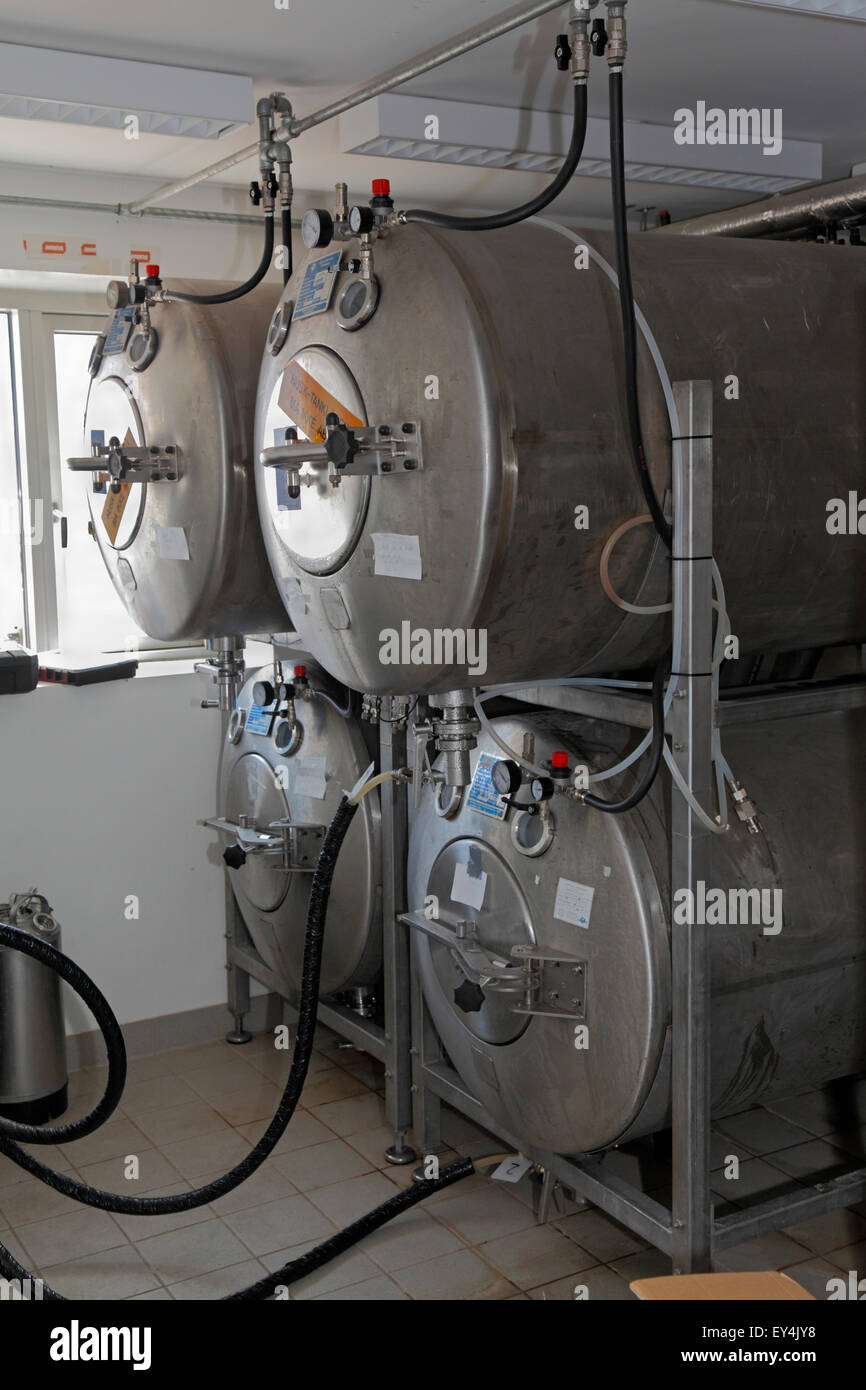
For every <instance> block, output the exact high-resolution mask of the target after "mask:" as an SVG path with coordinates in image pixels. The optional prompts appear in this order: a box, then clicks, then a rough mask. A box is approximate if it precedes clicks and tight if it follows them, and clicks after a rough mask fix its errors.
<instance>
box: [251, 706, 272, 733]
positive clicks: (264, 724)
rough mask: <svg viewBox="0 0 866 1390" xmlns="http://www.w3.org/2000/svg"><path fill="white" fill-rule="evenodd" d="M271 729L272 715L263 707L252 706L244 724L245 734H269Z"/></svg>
mask: <svg viewBox="0 0 866 1390" xmlns="http://www.w3.org/2000/svg"><path fill="white" fill-rule="evenodd" d="M270 727H271V715H270V714H268V712H267V710H265V709H264V708H263V706H262V705H250V712H249V714H248V715H247V721H246V723H245V724H244V733H247V734H267V732H268V730H269V729H270Z"/></svg>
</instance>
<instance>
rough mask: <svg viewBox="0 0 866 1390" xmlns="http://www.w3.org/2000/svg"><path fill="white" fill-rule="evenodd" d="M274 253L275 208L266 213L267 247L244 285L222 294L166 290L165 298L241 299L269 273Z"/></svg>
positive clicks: (209, 301)
mask: <svg viewBox="0 0 866 1390" xmlns="http://www.w3.org/2000/svg"><path fill="white" fill-rule="evenodd" d="M273 254H274V212H273V208H271V209H269V210H268V211H267V212H266V213H265V249H264V250H263V252H262V259H261V260H260V261H259V263H258V266H257V267H256V269H255V270H254V271H253V274H252V275H251V276H250V278H249V280H245V281H244V283H243V284H242V285H235V287H234V289H233V290H224V291H223V292H222V294H184V293H183V292H182V291H181V290H166V291H165V298H166V300H168V301H169V302H171V301H172V300H179V301H180V302H181V303H182V304H230V303H231V301H232V300H233V299H241V298H242V297H243V296H244V295H245V294H249V292H250V290H254V289H255V287H256V285H258V284H260V283H261V281H262V280H264V278H265V276H266V275H267V273H268V271H269V269H270V266H271V257H272V256H273Z"/></svg>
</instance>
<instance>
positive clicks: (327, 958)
mask: <svg viewBox="0 0 866 1390" xmlns="http://www.w3.org/2000/svg"><path fill="white" fill-rule="evenodd" d="M288 681H289V683H290V684H291V685H294V688H295V690H296V692H297V693H296V698H295V700H294V720H295V725H294V731H292V729H291V727H290V726H291V717H290V707H289V705H288V704H287V702H286V700H284V699H282V698H281V696H280V692H279V691H277V690H276V689H275V688H274V675H273V669H272V667H270V666H267V667H263V668H262V669H261V670H260V671H254V672H253V673H252V674H251V675H250V676H249V678H248V680H247V681H246V684H245V685H244V687H243V689H242V690H241V692H240V695H239V696H238V701H237V708H236V710H235V712H234V714H233V715H232V718H231V721H230V723H229V729H228V734H227V737H226V741H225V743H224V745H223V752H222V758H221V764H220V778H219V808H220V816H222V817H224V818H225V820H227V821H229V822H231V823H232V824H233V825H237V824H238V823H239V822H240V823H244V829H245V830H246V831H250V832H260V833H261V834H264V835H267V834H269V833H273V831H272V827H273V826H274V824H275V823H276V822H278V821H285V822H288V823H290V824H293V825H296V826H313V827H319V828H325V829H327V827H328V826H329V825H330V823H331V821H332V820H333V818H334V814H335V812H336V810H337V807H338V805H339V803H340V798H341V796H342V794H343V791H344V790H349V789H350V788H351V787H353V786H354V785H355V783H356V782H357V781H358V779H359V778H360V776H361V774H362V773H363V771H364V769H365V768H366V767H367V765H368V764H369V762H370V754H369V752H368V750H367V746H366V743H365V737H364V732H362V726H361V724H360V721H359V720H357V719H356V718H355V716H354V715H348V716H344V715H341V714H339V713H338V712H337V709H335V708H334V705H333V704H332V703H330V702H329V700H328V699H326V698H325V694H326V693H327V692H326V691H325V692H324V693H323V689H324V687H323V686H322V683H321V681H320V679H319V675H317V673H316V672H315V670H314V668H312V667H311V668H310V675H309V680H308V681H307V680H306V679H305V680H304V681H302V682H291V677H289V678H288ZM257 686H258V687H259V689H258V690H257V689H256V687H257ZM263 691H264V693H262V692H263ZM257 695H258V696H259V698H260V700H261V701H262V702H261V703H258V702H257V699H256V696H257ZM268 695H272V696H273V698H272V699H270V700H269V701H267V703H265V699H266V697H267V696H268ZM380 824H381V816H380V811H379V805H378V800H377V798H376V796H375V795H369V796H365V797H364V799H363V801H362V802H361V807H360V810H359V812H358V814H357V815H356V816H355V818H354V820H353V822H352V825H351V826H350V828H349V831H348V833H347V835H346V838H345V840H344V842H343V846H342V848H341V850H340V857H339V859H338V861H337V867H336V870H335V872H334V879H333V884H332V887H331V897H330V903H329V906H328V915H327V919H326V924H325V944H324V954H323V958H322V975H321V992H322V994H336V993H338V992H340V991H343V990H349V989H369V988H371V987H372V986H373V984H374V983H375V981H376V977H377V975H378V973H379V971H380V969H381V963H382V904H381V870H380V864H381V849H380ZM240 840H241V844H244V843H245V844H247V845H249V843H250V840H249V838H248V837H246V838H245V837H244V836H243V835H241V837H240ZM235 841H236V837H235V836H234V835H233V834H227V835H225V836H224V844H225V846H226V847H231V845H232V844H234V843H235ZM318 848H320V844H318V845H317V842H316V843H314V848H313V852H312V857H311V862H310V865H309V869H313V868H315V863H316V857H317V853H318ZM238 859H239V856H237V857H235V858H234V861H233V867H230V869H229V876H230V881H231V886H232V890H233V892H234V895H235V899H236V901H237V904H238V907H239V908H240V911H241V914H242V916H243V919H244V922H245V924H246V927H247V930H248V931H249V934H250V936H251V938H252V941H253V944H254V946H255V948H256V950H257V952H258V954H259V955H260V956H261V958H262V960H263V961H264V963H265V965H266V966H267V967H268V968H269V969H270V970H272V971H274V972H275V974H276V975H277V976H278V978H279V980H280V981H281V986H282V992H283V994H284V995H285V997H287V998H292V997H294V996H295V995H296V994H297V992H298V990H299V988H300V983H301V965H302V961H303V955H304V932H305V927H306V918H307V906H308V901H309V893H310V885H311V883H312V878H313V875H312V872H310V871H309V869H308V870H295V871H294V872H287V871H286V869H285V868H284V866H283V861H282V858H281V854H280V852H279V851H278V850H276V849H273V850H271V851H270V852H267V853H259V852H252V853H247V856H246V860H245V862H240V863H239V862H238ZM227 862H229V863H232V856H231V855H229V857H228V860H227Z"/></svg>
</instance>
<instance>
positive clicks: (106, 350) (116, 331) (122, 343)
mask: <svg viewBox="0 0 866 1390" xmlns="http://www.w3.org/2000/svg"><path fill="white" fill-rule="evenodd" d="M134 313H135V310H134V308H133V307H132V305H130V306H129V307H127V308H126V309H118V310H117V312H116V313H115V315H114V317H113V318H112V320H111V327H110V328H109V330H108V332H107V333H106V335H105V346H104V347H103V349H102V355H103V357H110V356H112V355H114V354H116V353H118V352H125V351H126V344H127V343H128V342H129V335H130V333H131V332H132V316H133V314H134Z"/></svg>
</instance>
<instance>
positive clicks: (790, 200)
mask: <svg viewBox="0 0 866 1390" xmlns="http://www.w3.org/2000/svg"><path fill="white" fill-rule="evenodd" d="M864 219H866V175H862V174H861V175H858V176H857V177H856V178H850V179H840V180H839V181H838V182H836V183H816V184H813V185H812V186H811V187H809V188H800V189H796V190H795V191H794V192H793V193H777V194H775V195H774V196H773V197H771V198H761V199H760V201H759V202H757V203H747V204H746V205H745V207H738V208H728V209H726V210H725V211H724V212H710V213H707V214H706V215H705V216H703V217H689V218H686V219H685V220H684V221H683V222H671V223H669V224H668V225H667V226H665V227H656V228H654V229H653V231H654V233H655V234H656V235H667V236H671V235H673V236H739V237H760V236H765V237H771V236H786V235H790V234H791V233H795V232H798V231H802V230H803V229H805V228H808V227H819V226H825V225H826V224H827V223H828V222H836V223H842V224H844V223H846V222H852V223H854V222H862V221H863V220H864Z"/></svg>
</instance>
